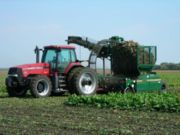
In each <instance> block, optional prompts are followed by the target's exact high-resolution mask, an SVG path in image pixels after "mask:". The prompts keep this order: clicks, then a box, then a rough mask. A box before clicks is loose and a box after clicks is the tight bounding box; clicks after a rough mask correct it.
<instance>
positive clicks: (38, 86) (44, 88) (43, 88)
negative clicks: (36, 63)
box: [30, 75, 52, 98]
mask: <svg viewBox="0 0 180 135" xmlns="http://www.w3.org/2000/svg"><path fill="white" fill-rule="evenodd" d="M30 92H31V94H32V95H33V96H34V97H36V98H40V97H48V96H50V95H51V92H52V84H51V81H50V79H49V78H48V77H47V76H42V75H39V76H35V77H33V78H32V79H31V82H30Z"/></svg>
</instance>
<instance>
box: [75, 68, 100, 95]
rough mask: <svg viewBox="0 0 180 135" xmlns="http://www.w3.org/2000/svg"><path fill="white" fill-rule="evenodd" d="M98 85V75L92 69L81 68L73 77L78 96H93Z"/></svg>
mask: <svg viewBox="0 0 180 135" xmlns="http://www.w3.org/2000/svg"><path fill="white" fill-rule="evenodd" d="M97 85H98V82H97V76H96V73H95V72H94V70H92V69H90V68H79V69H78V71H77V70H76V72H75V73H74V75H73V78H72V86H73V90H74V92H75V93H76V94H77V95H92V94H94V93H95V92H96V88H97Z"/></svg>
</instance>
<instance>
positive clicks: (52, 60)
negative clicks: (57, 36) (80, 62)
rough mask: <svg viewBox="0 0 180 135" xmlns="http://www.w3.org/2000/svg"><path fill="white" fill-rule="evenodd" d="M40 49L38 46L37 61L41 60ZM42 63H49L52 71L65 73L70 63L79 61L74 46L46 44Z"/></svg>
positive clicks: (36, 51)
mask: <svg viewBox="0 0 180 135" xmlns="http://www.w3.org/2000/svg"><path fill="white" fill-rule="evenodd" d="M40 50H42V49H39V48H38V47H36V49H35V53H36V62H37V63H38V62H39V51H40ZM41 62H42V63H49V65H50V67H51V70H52V71H58V72H59V73H64V72H65V69H66V68H67V67H68V66H69V64H70V63H73V62H77V58H76V53H75V47H74V46H46V47H44V50H43V54H42V59H41Z"/></svg>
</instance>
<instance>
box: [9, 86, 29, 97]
mask: <svg viewBox="0 0 180 135" xmlns="http://www.w3.org/2000/svg"><path fill="white" fill-rule="evenodd" d="M7 92H8V95H9V96H10V97H25V96H26V93H27V89H26V88H23V87H17V88H13V87H7Z"/></svg>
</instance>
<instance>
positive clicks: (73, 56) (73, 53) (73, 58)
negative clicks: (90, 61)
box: [70, 50, 76, 62]
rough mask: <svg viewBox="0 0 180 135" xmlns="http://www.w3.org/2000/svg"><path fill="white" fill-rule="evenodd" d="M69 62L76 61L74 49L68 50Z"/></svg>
mask: <svg viewBox="0 0 180 135" xmlns="http://www.w3.org/2000/svg"><path fill="white" fill-rule="evenodd" d="M70 54H71V62H76V53H75V51H74V50H70Z"/></svg>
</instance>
